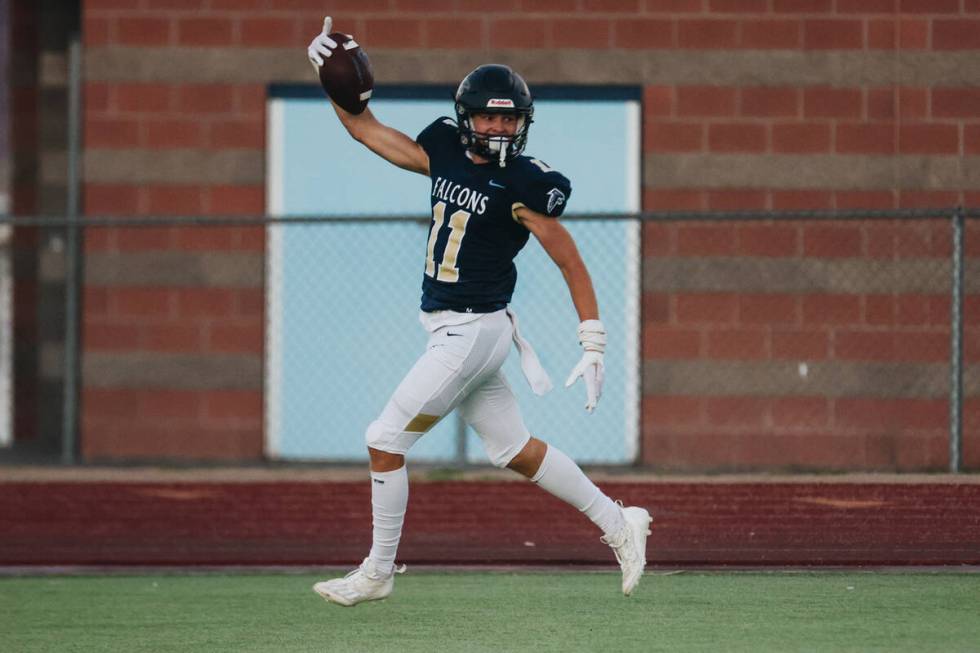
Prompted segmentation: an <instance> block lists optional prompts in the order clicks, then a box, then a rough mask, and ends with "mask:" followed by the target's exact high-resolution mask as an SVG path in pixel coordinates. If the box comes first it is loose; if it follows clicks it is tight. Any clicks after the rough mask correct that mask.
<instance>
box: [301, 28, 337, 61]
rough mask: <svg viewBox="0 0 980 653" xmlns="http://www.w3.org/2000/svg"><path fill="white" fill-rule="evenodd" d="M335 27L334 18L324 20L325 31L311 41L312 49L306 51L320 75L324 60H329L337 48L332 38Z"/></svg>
mask: <svg viewBox="0 0 980 653" xmlns="http://www.w3.org/2000/svg"><path fill="white" fill-rule="evenodd" d="M332 27H333V18H331V17H330V16H327V17H325V18H324V19H323V31H322V32H320V33H319V34H317V35H316V37H315V38H314V39H313V40H312V41H310V47H308V48H307V49H306V56H308V57H309V58H310V63H311V64H313V70H314V71H316V73H317V74H320V66H322V65H323V60H324V58H329V57H330V56H331V55H332V54H333V49H334V48H336V47H337V42H336V41H334V40H333V39H332V38H330V30H331V28H332Z"/></svg>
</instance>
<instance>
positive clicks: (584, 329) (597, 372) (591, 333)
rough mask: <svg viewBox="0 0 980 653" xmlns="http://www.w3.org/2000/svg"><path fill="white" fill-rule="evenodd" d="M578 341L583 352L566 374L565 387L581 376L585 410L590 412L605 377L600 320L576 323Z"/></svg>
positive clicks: (600, 393) (604, 336) (603, 336)
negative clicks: (569, 372) (576, 363)
mask: <svg viewBox="0 0 980 653" xmlns="http://www.w3.org/2000/svg"><path fill="white" fill-rule="evenodd" d="M578 341H579V344H581V345H582V349H584V350H585V353H583V354H582V359H581V360H580V361H579V362H578V365H576V366H575V368H574V369H573V370H572V373H571V374H569V375H568V379H567V380H566V381H565V387H566V388H567V387H569V386H571V385H572V384H573V383H575V381H576V380H577V379H578V378H579V377H582V381H583V382H584V383H585V397H586V401H585V410H587V411H589V412H590V413H591V412H592V411H593V410H594V409H595V407H596V404H597V403H599V398H600V397H601V396H602V382H603V380H604V378H605V369H604V367H603V363H602V355H603V353H604V352H605V351H606V328H605V327H604V326H603V324H602V322H601V321H600V320H585V321H584V322H582V323H581V324H579V325H578Z"/></svg>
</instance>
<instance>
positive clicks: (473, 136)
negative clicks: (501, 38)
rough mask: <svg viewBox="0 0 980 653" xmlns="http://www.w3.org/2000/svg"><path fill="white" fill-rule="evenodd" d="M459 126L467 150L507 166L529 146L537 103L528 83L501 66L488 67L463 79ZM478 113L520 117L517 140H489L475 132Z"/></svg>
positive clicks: (458, 94)
mask: <svg viewBox="0 0 980 653" xmlns="http://www.w3.org/2000/svg"><path fill="white" fill-rule="evenodd" d="M455 99H456V126H457V127H458V129H459V138H460V141H461V142H462V143H463V145H464V146H465V147H466V148H467V149H470V150H472V151H473V152H475V153H476V154H479V155H480V156H483V157H486V158H488V159H490V160H494V159H496V160H498V161H499V163H500V165H501V166H503V165H505V164H506V162H507V161H509V160H511V159H513V158H515V157H517V156H519V155H520V153H521V152H523V151H524V146H525V145H527V132H528V129H529V128H530V127H531V122H533V120H532V119H533V116H534V100H533V99H532V98H531V91H530V90H529V89H528V87H527V83H526V82H525V81H524V79H523V78H522V77H521V76H520V75H518V74H517V73H515V72H514V71H513V70H511V69H510V68H509V67H508V66H504V65H501V64H485V65H483V66H480V67H479V68H476V69H475V70H473V71H472V72H471V73H470V74H469V75H467V76H466V77H464V78H463V81H462V82H460V84H459V88H457V89H456V96H455ZM474 113H511V114H516V115H517V131H516V132H515V133H514V135H513V136H501V137H494V136H491V137H488V136H486V135H484V134H479V133H478V132H476V131H474V130H473V123H472V121H471V119H470V117H471V116H472V115H473V114H474Z"/></svg>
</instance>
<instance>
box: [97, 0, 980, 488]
mask: <svg viewBox="0 0 980 653" xmlns="http://www.w3.org/2000/svg"><path fill="white" fill-rule="evenodd" d="M488 6H489V4H488V3H486V2H477V1H476V0H363V1H355V0H338V1H336V2H333V3H323V2H321V1H319V0H276V1H273V0H87V2H85V13H84V37H85V43H86V47H87V48H88V49H89V51H90V52H92V51H110V50H116V49H119V48H132V49H133V51H134V52H137V51H138V49H140V48H167V49H173V50H174V52H179V51H184V50H187V49H195V48H196V49H206V50H198V51H200V52H204V51H208V50H212V49H224V50H229V49H230V50H232V51H234V50H241V51H242V52H245V51H252V50H256V49H268V51H269V52H270V56H288V57H296V58H297V59H298V61H300V62H301V61H302V57H303V49H304V48H305V46H306V44H307V42H308V41H309V39H310V38H311V37H312V35H313V34H314V33H315V32H316V30H317V29H318V27H319V25H320V23H321V21H322V14H323V12H324V11H330V12H331V13H332V14H333V16H334V24H335V25H336V27H337V28H338V29H341V30H344V31H349V32H352V33H354V34H356V35H357V37H358V40H359V42H360V43H361V44H362V45H364V46H365V48H366V49H367V50H368V51H369V52H371V53H372V55H373V56H376V60H378V59H380V58H382V57H383V56H384V55H386V54H391V55H392V56H394V54H393V53H395V52H396V51H398V50H400V49H408V50H419V51H423V52H425V53H433V52H434V51H436V50H437V51H438V52H435V55H436V56H438V54H439V53H440V52H442V53H456V52H467V51H473V52H474V53H479V55H480V56H481V57H482V58H486V59H491V58H493V57H495V56H498V55H500V54H502V53H504V54H512V53H513V52H520V53H526V52H527V51H528V50H530V51H533V52H532V54H534V55H535V56H540V57H546V56H552V55H553V53H554V52H555V51H556V50H559V49H588V50H592V51H595V52H598V53H608V54H610V55H615V54H617V53H622V52H627V53H629V54H630V55H631V56H634V57H638V56H645V55H649V54H650V53H651V52H652V53H671V52H678V53H682V54H684V55H685V56H695V55H700V54H704V53H709V54H710V53H722V54H723V53H726V52H731V53H743V52H753V51H764V52H767V53H770V54H771V55H772V56H773V57H776V56H783V55H786V54H799V53H803V54H805V55H813V54H818V55H819V54H831V55H838V54H839V55H841V56H851V55H854V56H857V57H858V59H857V61H859V62H860V61H862V59H861V57H865V56H866V57H874V56H877V55H880V54H882V53H896V56H898V54H897V53H898V52H901V53H903V54H906V55H910V56H914V55H917V54H922V53H927V52H936V53H944V54H947V55H953V54H957V53H960V54H962V53H970V52H972V51H976V50H980V3H978V2H975V1H974V0H504V1H501V2H494V3H492V7H493V9H492V10H488V9H487V7H488ZM377 55H380V57H378V56H377ZM609 61H610V62H614V61H615V60H614V59H610V60H609ZM848 61H850V60H848ZM434 63H435V62H434ZM300 65H301V64H300ZM733 65H736V64H735V63H733ZM737 65H740V66H743V67H744V66H745V65H746V64H745V63H744V62H743V63H738V64H737ZM841 65H842V66H843V65H846V63H845V64H841ZM647 70H649V68H648V69H647ZM304 72H305V73H306V74H308V71H304ZM462 72H465V71H464V70H463V69H460V70H457V71H455V72H453V73H452V74H451V75H448V74H447V78H446V79H445V80H443V81H445V82H449V81H454V80H455V79H457V78H458V76H459V75H460V74H461V73H462ZM593 72H594V71H593ZM613 72H616V71H613ZM744 72H745V74H746V75H750V73H752V71H751V70H747V71H744ZM848 72H849V71H845V74H842V75H841V77H842V78H843V79H849V78H850V75H849V74H846V73H848ZM91 73H94V74H91ZM376 73H377V74H378V79H379V80H380V81H412V80H409V79H402V78H399V79H396V80H391V79H389V78H386V77H385V71H384V70H382V69H379V70H376ZM658 73H659V71H656V70H654V71H653V72H648V75H649V76H651V77H657V74H658ZM401 74H402V75H403V76H404V74H406V73H401ZM555 74H556V75H557V77H556V78H555V79H545V78H541V76H540V75H539V79H532V81H537V82H542V83H543V82H549V81H557V82H562V83H569V82H571V81H575V80H574V79H571V78H569V77H568V76H567V75H566V76H562V75H563V73H561V72H557V73H555ZM108 77H111V75H105V76H103V75H100V74H99V71H90V74H89V76H88V79H89V81H88V83H87V84H86V89H85V97H86V113H85V145H86V147H87V148H90V149H91V148H96V149H101V150H108V151H113V150H120V151H122V150H126V151H130V150H133V149H136V150H152V151H157V152H160V151H166V150H195V151H221V152H225V151H239V152H244V153H246V154H248V153H252V154H256V155H258V154H259V153H261V151H262V150H263V148H264V146H265V143H264V139H265V136H264V134H265V131H264V130H265V115H264V103H265V84H264V83H254V82H249V83H241V84H238V83H210V82H209V83H202V82H186V83H185V82H174V81H159V80H147V79H138V80H125V81H119V80H118V79H114V78H113V79H108ZM573 77H574V75H573ZM422 78H423V76H422V75H420V77H419V79H422ZM853 78H854V80H855V81H854V82H847V83H830V82H829V81H823V82H820V83H786V82H784V81H778V82H768V81H767V79H766V77H765V76H764V75H763V74H762V73H761V72H760V74H759V76H758V78H757V79H755V80H754V81H753V82H752V83H739V84H735V85H732V84H712V83H705V82H703V81H695V82H690V83H677V82H670V83H664V82H662V81H651V80H650V79H648V78H644V77H638V78H637V79H635V80H633V82H632V83H637V84H642V85H643V86H644V125H643V134H644V136H643V152H644V155H645V156H646V157H648V158H649V157H651V156H653V157H659V156H665V157H671V158H670V159H668V160H674V159H677V160H681V159H682V158H683V157H692V156H708V157H711V156H716V155H718V156H725V155H747V156H754V157H759V158H758V159H753V160H758V161H764V160H769V161H773V160H775V161H778V160H779V157H784V156H788V157H792V156H804V157H815V158H819V157H828V156H829V157H842V158H836V159H834V160H835V161H845V162H846V161H851V160H855V159H852V157H865V156H871V157H908V156H921V157H925V159H924V160H925V161H927V162H928V161H929V160H931V159H932V158H933V157H936V158H937V160H939V159H944V158H948V157H954V158H963V157H969V156H975V155H980V90H978V87H977V85H976V83H972V84H961V83H956V84H952V85H944V84H936V85H930V84H929V83H926V82H922V83H914V84H909V85H906V84H904V83H903V84H898V83H888V84H883V83H874V84H872V83H865V82H862V81H861V79H862V78H861V71H860V70H855V71H854V74H853ZM304 79H306V78H304ZM267 81H269V82H272V81H284V80H279V79H269V80H267ZM286 81H288V80H286ZM619 81H621V80H619ZM658 160H660V159H658ZM815 160H816V159H815ZM264 201H265V200H264V191H263V188H262V186H261V185H258V184H256V183H254V182H250V183H246V184H229V183H222V184H209V183H201V184H187V183H174V184H168V183H161V182H153V183H121V182H113V183H107V182H104V181H100V182H90V183H88V184H87V185H86V189H85V210H86V212H87V213H89V214H116V215H131V214H137V215H144V214H189V213H195V214H203V215H225V214H260V213H262V212H263V211H264ZM643 203H644V208H645V209H648V210H654V209H711V210H729V209H759V208H765V209H810V208H815V209H828V208H841V209H849V208H896V207H920V206H950V205H954V204H958V203H965V204H973V205H978V204H980V188H969V187H962V186H956V185H951V186H948V187H936V186H935V184H933V183H931V182H929V180H928V174H927V173H923V175H922V176H921V178H920V179H913V180H912V181H911V182H910V181H909V180H908V179H907V178H903V179H902V180H898V178H896V183H895V184H894V186H893V187H889V188H882V187H880V186H875V187H868V188H861V187H857V188H855V187H853V186H849V187H841V188H833V187H827V186H826V185H825V184H824V185H820V186H819V187H814V186H811V185H809V184H808V183H807V182H805V181H804V182H801V184H800V185H799V186H794V187H787V186H786V185H785V184H783V185H780V186H778V187H776V186H770V185H768V184H767V183H766V181H765V180H764V179H760V180H757V182H755V183H752V184H748V185H746V187H731V186H721V187H719V186H712V185H711V184H707V183H706V184H705V185H700V184H698V183H690V184H683V185H679V186H676V187H664V186H663V185H659V184H651V183H650V181H649V178H648V181H647V186H646V187H645V189H644V195H643ZM972 235H973V237H972V238H971V239H969V240H968V248H969V254H970V255H971V256H973V257H977V256H980V238H978V236H980V234H977V230H976V229H974V230H973V232H972ZM948 239H949V231H948V226H947V225H945V224H940V223H933V224H922V223H916V224H914V225H910V226H908V227H898V226H896V225H895V224H889V225H884V226H883V225H880V224H874V223H867V224H864V223H863V224H861V225H850V224H819V223H806V224H802V223H792V224H785V225H760V224H740V225H706V224H667V225H648V226H647V228H646V232H645V238H644V243H645V244H644V246H645V256H647V257H660V256H669V257H681V258H683V257H691V258H699V257H705V256H726V257H754V258H759V257H761V258H787V257H804V258H813V259H836V258H839V257H857V258H862V259H871V260H874V259H895V258H903V257H913V258H919V257H925V258H934V259H935V260H936V261H937V262H938V261H941V260H942V259H943V257H947V256H948V254H949V240H948ZM86 246H87V249H88V251H89V252H90V253H98V252H103V253H104V252H129V253H131V252H139V251H160V250H166V251H174V250H177V251H187V252H197V253H200V254H201V255H205V253H206V252H213V251H218V252H229V251H230V252H253V253H257V252H260V251H261V250H262V248H263V247H264V236H263V233H262V231H261V230H255V229H243V228H213V229H209V230H206V231H203V232H202V230H200V229H190V228H178V227H172V228H164V229H154V230H148V229H111V230H110V229H102V230H89V233H88V236H87V241H86ZM977 300H978V298H977V297H976V296H975V295H974V296H971V297H970V298H969V299H968V304H967V321H968V324H969V325H970V327H969V328H970V330H969V331H968V338H967V350H968V358H969V361H971V362H973V363H976V362H978V359H980V351H978V347H977V345H976V344H975V343H976V342H980V330H978V326H977V325H980V306H978V301H977ZM948 313H949V311H948V299H947V298H946V297H944V296H932V295H929V296H924V295H923V296H919V295H907V296H894V295H882V296H877V295H869V294H854V295H829V296H823V295H818V294H814V295H800V294H795V295H794V294H776V295H773V294H766V295H765V296H760V295H758V294H757V293H737V292H733V293H707V294H706V293H680V292H678V293H656V292H649V291H648V292H647V293H646V294H645V297H644V333H643V355H644V359H645V361H646V362H647V363H653V364H656V363H657V362H658V361H661V360H721V361H724V360H736V361H781V360H797V359H804V358H805V359H807V360H810V361H837V360H841V361H896V360H906V361H911V362H933V361H935V362H942V361H944V360H946V359H947V358H948V351H947V348H948V342H947V340H948V338H947V337H946V333H948V332H947V331H944V328H945V327H944V324H945V322H944V320H947V317H948ZM263 317H264V316H263V297H262V294H261V290H260V289H254V288H249V289H244V290H243V289H235V288H208V289H201V288H186V287H167V288H158V287H157V288H148V287H138V286H126V285H122V286H113V287H98V286H92V287H89V288H88V289H87V291H86V314H85V347H86V351H87V352H120V351H123V352H143V351H154V352H164V353H192V354H197V355H201V356H210V355H213V354H218V353H228V352H234V353H244V354H254V355H256V356H261V354H262V347H263V344H262V337H263ZM910 352H911V354H910ZM84 400H85V407H84V415H85V443H86V448H85V451H86V453H87V454H88V455H89V456H91V457H99V456H110V457H113V456H132V457H140V456H150V457H160V456H178V457H183V456H186V457H205V458H208V457H216V458H225V457H232V458H236V457H255V456H259V455H260V452H261V391H258V390H249V391H246V392H235V391H229V390H228V389H227V388H213V389H208V390H182V391H179V392H173V393H162V394H161V393H159V392H157V391H155V390H150V389H144V390H139V389H131V388H130V389H125V388H111V387H110V388H105V387H99V388H89V389H87V390H86V392H85V395H84ZM978 403H980V400H978V399H976V398H972V399H970V401H968V403H967V405H966V410H967V412H966V424H965V426H966V431H967V433H968V435H969V437H971V438H972V440H970V442H971V443H973V448H972V449H968V451H967V458H968V461H969V462H970V464H972V465H973V466H978V465H980V442H977V439H978V436H977V435H976V432H977V431H978V430H980V428H978V426H977V425H978V422H980V416H978V413H980V407H978ZM946 412H947V407H946V404H945V402H944V401H942V400H935V399H930V400H895V399H883V398H877V399H876V398H863V397H854V398H842V399H837V400H834V399H829V398H821V397H811V396H800V397H780V398H774V397H770V398H766V397H762V398H760V397H737V396H734V397H704V396H700V397H698V396H691V397H675V396H657V395H654V394H651V393H649V392H647V393H646V396H645V398H644V404H643V415H644V422H643V432H644V451H643V455H644V462H646V463H647V464H651V465H655V466H661V467H671V468H678V469H692V470H695V469H715V468H726V469H746V468H777V467H792V466H798V467H807V468H821V467H831V468H880V467H886V468H899V469H930V468H938V467H942V466H944V465H945V464H946V460H945V451H946V442H945V439H944V438H945V434H946V430H947V428H948V424H947V416H946ZM869 416H870V417H869ZM133 420H140V423H141V424H142V425H143V427H142V428H145V432H146V433H147V434H149V435H141V436H139V437H138V438H136V439H133V436H132V433H133V429H132V428H131V426H129V425H130V424H131V423H132V421H133ZM168 433H169V434H174V433H178V434H181V436H180V438H179V439H178V440H174V439H173V438H168V437H165V436H166V435H167V434H168ZM127 442H128V444H126V443H127Z"/></svg>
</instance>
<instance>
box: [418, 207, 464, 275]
mask: <svg viewBox="0 0 980 653" xmlns="http://www.w3.org/2000/svg"><path fill="white" fill-rule="evenodd" d="M470 215H472V214H471V213H470V212H468V211H463V210H459V211H456V212H454V213H452V214H451V215H450V216H449V240H448V241H447V242H446V248H445V249H444V250H443V252H442V261H441V262H439V263H437V262H436V259H435V250H436V240H438V238H439V230H440V229H442V223H443V222H444V221H445V219H446V203H445V202H436V203H435V205H433V207H432V228H431V229H430V230H429V244H428V246H427V247H426V251H425V273H426V275H428V276H430V277H435V278H436V281H448V282H450V283H452V282H455V281H459V268H457V267H456V259H457V258H458V257H459V248H460V246H461V245H462V244H463V237H464V236H465V235H466V223H467V222H469V219H470ZM437 266H438V272H437V270H436V268H437Z"/></svg>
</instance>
